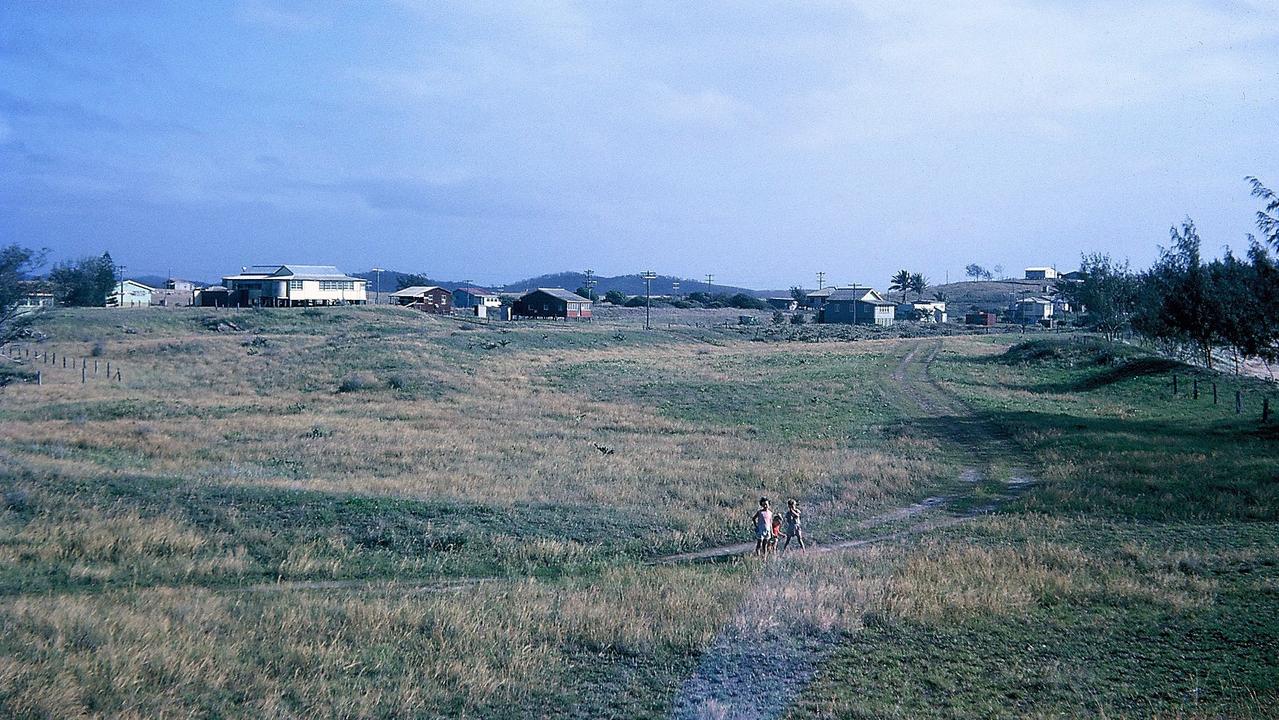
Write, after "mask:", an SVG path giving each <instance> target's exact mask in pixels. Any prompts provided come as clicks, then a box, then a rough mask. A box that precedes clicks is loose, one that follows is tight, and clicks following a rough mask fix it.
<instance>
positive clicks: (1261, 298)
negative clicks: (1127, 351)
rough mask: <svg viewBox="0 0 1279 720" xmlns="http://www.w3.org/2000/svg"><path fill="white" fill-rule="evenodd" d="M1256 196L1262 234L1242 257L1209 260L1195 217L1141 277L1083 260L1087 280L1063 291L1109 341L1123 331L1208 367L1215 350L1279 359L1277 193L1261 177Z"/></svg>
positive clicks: (1101, 261) (1100, 258)
mask: <svg viewBox="0 0 1279 720" xmlns="http://www.w3.org/2000/svg"><path fill="white" fill-rule="evenodd" d="M1247 180H1248V182H1249V183H1250V184H1251V186H1252V195H1253V196H1254V197H1257V198H1260V199H1261V200H1262V201H1263V202H1264V203H1265V205H1264V207H1263V209H1262V210H1259V211H1258V212H1257V215H1256V224H1257V229H1258V230H1259V232H1260V237H1257V236H1254V235H1251V234H1250V235H1248V238H1247V240H1248V252H1247V255H1246V256H1244V257H1239V256H1237V255H1235V254H1234V253H1233V252H1232V251H1230V250H1229V249H1227V251H1226V253H1225V255H1224V256H1223V257H1221V258H1219V259H1214V260H1211V261H1205V260H1204V259H1203V257H1202V254H1201V248H1202V240H1201V239H1200V237H1199V231H1198V229H1197V228H1196V227H1195V223H1194V221H1193V220H1190V219H1189V218H1188V219H1187V220H1186V221H1185V222H1183V223H1182V224H1181V226H1180V227H1173V228H1172V229H1171V231H1170V239H1171V242H1170V243H1169V246H1168V247H1166V248H1161V252H1160V257H1159V260H1158V261H1157V262H1156V263H1155V264H1154V266H1152V267H1151V268H1149V269H1147V270H1145V271H1141V272H1135V271H1133V270H1132V269H1131V268H1130V267H1129V266H1128V263H1127V262H1118V261H1115V260H1113V259H1112V258H1111V257H1110V256H1109V255H1106V254H1104V253H1093V254H1090V255H1085V256H1084V257H1083V259H1082V262H1081V264H1080V272H1081V274H1082V280H1081V281H1080V282H1076V283H1063V284H1062V287H1061V292H1062V294H1063V295H1065V296H1066V297H1067V299H1069V300H1070V301H1071V302H1072V303H1073V304H1075V305H1077V306H1079V307H1081V308H1082V312H1083V319H1084V323H1085V324H1086V325H1087V326H1088V327H1090V328H1092V329H1094V330H1097V331H1098V332H1101V333H1104V334H1105V335H1106V336H1107V337H1108V338H1111V339H1114V338H1116V337H1117V336H1119V335H1120V334H1122V333H1124V332H1128V331H1131V332H1132V333H1135V334H1136V335H1138V336H1140V337H1142V338H1145V339H1147V340H1149V341H1151V342H1154V343H1156V344H1158V345H1159V346H1161V347H1162V349H1164V350H1165V351H1168V352H1173V353H1186V354H1190V355H1193V356H1194V357H1196V358H1197V359H1198V360H1199V361H1200V362H1202V363H1203V364H1204V366H1206V367H1212V365H1213V352H1214V351H1215V350H1217V349H1227V350H1230V351H1232V352H1233V353H1234V354H1235V356H1236V357H1238V358H1261V359H1263V360H1265V361H1266V362H1273V361H1275V360H1276V359H1279V263H1277V262H1276V260H1275V257H1274V256H1273V255H1272V250H1273V251H1279V196H1277V195H1276V194H1275V193H1274V192H1273V191H1271V190H1270V189H1269V188H1267V187H1266V186H1265V185H1263V184H1262V183H1261V182H1260V181H1259V180H1258V179H1256V178H1252V177H1250V178H1247Z"/></svg>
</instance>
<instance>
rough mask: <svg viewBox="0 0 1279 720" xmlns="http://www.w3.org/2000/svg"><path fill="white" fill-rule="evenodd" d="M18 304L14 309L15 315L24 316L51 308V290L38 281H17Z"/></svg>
mask: <svg viewBox="0 0 1279 720" xmlns="http://www.w3.org/2000/svg"><path fill="white" fill-rule="evenodd" d="M18 292H19V295H18V304H17V306H16V307H15V308H14V313H15V314H17V315H26V314H27V313H33V312H36V311H37V310H43V309H47V308H51V307H53V289H52V288H51V287H50V286H49V285H48V284H47V283H44V282H40V281H34V280H33V281H19V283H18Z"/></svg>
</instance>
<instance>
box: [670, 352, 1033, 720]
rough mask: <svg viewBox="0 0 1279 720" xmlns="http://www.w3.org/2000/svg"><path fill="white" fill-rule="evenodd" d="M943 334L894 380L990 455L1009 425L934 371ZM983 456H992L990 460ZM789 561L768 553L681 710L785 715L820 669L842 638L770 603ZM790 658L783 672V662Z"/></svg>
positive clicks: (1021, 481)
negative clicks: (952, 389)
mask: <svg viewBox="0 0 1279 720" xmlns="http://www.w3.org/2000/svg"><path fill="white" fill-rule="evenodd" d="M942 347H943V341H942V340H940V339H938V340H934V341H926V342H922V343H918V344H916V345H915V346H913V347H912V348H911V349H910V351H909V352H908V353H906V355H905V356H904V357H903V358H902V360H901V362H900V363H899V364H898V365H897V367H896V368H895V369H894V370H893V373H892V380H893V382H894V384H895V385H897V388H898V390H899V391H900V392H901V394H902V396H903V397H906V398H908V399H910V400H911V402H912V403H914V404H915V405H916V406H918V407H919V409H920V410H921V411H922V413H923V414H924V415H925V416H928V417H930V418H935V419H942V420H943V421H944V422H943V424H942V425H940V428H941V429H943V430H944V435H945V436H946V439H947V440H949V441H951V442H953V443H955V444H956V445H958V446H959V447H960V448H962V449H963V450H965V451H966V452H967V453H968V454H969V455H970V456H971V457H973V458H974V459H977V460H983V459H984V458H986V457H987V452H988V451H987V450H986V447H987V446H988V445H989V439H990V438H991V437H1001V436H1003V435H1004V433H1003V432H1001V430H1000V429H999V428H997V427H993V426H991V424H990V423H989V422H987V421H985V420H983V419H982V418H979V417H977V416H975V415H974V414H973V413H972V412H971V411H970V410H969V409H968V408H966V407H965V406H964V405H963V403H962V402H960V401H959V400H958V399H957V398H955V397H954V396H952V395H951V394H950V393H948V392H947V391H946V390H945V389H944V388H943V387H942V386H941V385H940V384H938V383H937V382H936V380H935V379H934V378H933V377H932V374H931V373H930V372H929V366H930V365H931V363H932V362H933V361H934V359H935V358H936V356H937V353H938V352H940V351H941V349H942ZM983 464H984V463H983ZM985 476H986V474H985V470H984V468H983V467H975V466H974V467H967V468H965V469H964V470H963V471H962V472H961V474H960V476H959V478H958V480H959V481H960V482H961V483H963V484H967V485H974V486H975V485H976V484H977V483H978V482H980V481H981V480H982V479H983V478H984V477H985ZM1033 483H1034V479H1033V478H1032V477H1031V476H1030V475H1029V474H1028V473H1025V472H1022V471H1017V472H1014V473H1013V474H1012V477H1010V478H1009V479H1008V480H1007V481H1006V489H1005V491H1004V492H1003V493H1002V494H1001V495H1002V498H1003V499H1002V500H996V501H995V502H993V503H991V504H988V505H986V506H984V507H980V508H976V509H972V510H968V511H967V512H964V513H959V514H956V513H951V512H948V508H949V506H950V505H951V504H952V503H953V502H954V501H955V500H956V499H957V498H956V496H934V497H930V498H925V499H924V500H921V501H920V502H918V503H915V504H912V505H909V506H906V507H902V508H897V509H894V510H890V511H888V512H885V513H882V514H880V515H877V516H875V517H873V518H868V519H867V520H865V521H863V523H862V525H863V526H864V527H874V526H876V525H885V524H890V523H894V522H900V521H903V520H907V519H910V518H915V517H923V518H926V519H923V520H921V521H920V522H917V523H915V524H913V525H911V526H909V527H907V528H905V529H901V530H897V531H895V532H889V533H883V534H879V535H872V536H869V537H863V538H857V539H851V540H843V541H839V542H833V543H828V544H824V545H821V546H816V547H812V548H810V549H809V550H805V551H802V552H805V553H830V552H838V551H842V550H848V549H851V548H857V547H864V546H866V545H871V544H875V543H887V542H899V541H902V540H905V539H907V538H909V537H912V536H917V535H920V534H923V533H927V532H930V531H933V530H936V529H939V528H943V527H949V526H953V525H957V524H960V523H963V522H967V521H970V520H972V519H973V518H975V517H979V516H981V515H982V514H984V513H986V512H990V511H993V510H994V509H996V508H997V506H998V503H999V502H1003V501H1006V500H1007V499H1011V498H1012V497H1015V496H1016V495H1017V494H1019V493H1020V492H1022V491H1024V490H1026V489H1027V488H1028V487H1030V486H1031V485H1032V484H1033ZM753 550H754V544H753V543H737V544H733V545H727V546H724V547H720V548H710V549H706V550H700V551H698V552H692V553H680V554H677V555H670V556H667V557H664V558H661V559H660V560H659V562H665V563H678V562H698V561H707V560H714V559H717V558H722V557H728V556H732V555H744V554H748V553H750V552H752V551H753ZM783 564H784V563H779V562H767V563H765V564H764V567H763V569H762V570H761V572H760V574H759V576H758V578H756V579H755V580H754V582H755V585H754V587H756V588H761V589H760V590H757V591H752V592H748V593H747V597H746V599H745V601H744V602H743V604H742V606H741V607H740V608H739V609H738V611H737V613H736V614H735V616H734V618H733V619H732V620H731V621H729V623H728V624H727V625H726V626H725V628H724V629H723V630H722V631H721V632H720V634H719V635H718V636H717V637H716V639H715V641H714V642H713V643H712V644H711V646H710V647H709V648H707V650H706V652H705V653H703V655H702V659H701V661H700V662H699V663H698V667H697V669H696V671H694V673H693V675H692V676H691V677H689V678H688V679H687V680H686V681H685V682H684V683H683V684H682V685H681V687H680V691H679V692H678V693H677V694H676V696H675V699H674V701H673V703H672V710H671V718H673V720H772V719H773V718H777V717H780V716H781V715H782V714H784V713H785V711H786V709H787V708H788V707H790V705H791V704H792V702H793V701H794V700H795V698H797V697H798V696H799V694H800V693H801V692H803V690H804V688H805V687H807V686H808V683H809V682H810V681H811V680H812V679H813V677H814V676H815V675H816V674H817V672H818V670H819V669H820V668H821V666H822V664H823V663H824V662H825V661H826V659H827V658H828V657H829V656H830V654H831V653H832V652H833V651H834V650H835V648H836V647H837V645H838V638H837V637H830V636H826V635H823V634H820V633H803V632H794V631H793V630H791V629H788V628H794V627H802V626H803V625H802V623H798V622H794V623H792V622H788V620H789V618H788V617H786V614H787V612H788V610H787V607H776V606H772V605H770V603H769V598H771V597H772V596H773V594H772V592H771V591H769V590H768V588H769V587H771V586H773V585H774V584H776V583H782V582H784V581H785V578H784V577H783V575H782V574H783V569H782V567H783ZM781 668H784V669H785V672H779V669H781Z"/></svg>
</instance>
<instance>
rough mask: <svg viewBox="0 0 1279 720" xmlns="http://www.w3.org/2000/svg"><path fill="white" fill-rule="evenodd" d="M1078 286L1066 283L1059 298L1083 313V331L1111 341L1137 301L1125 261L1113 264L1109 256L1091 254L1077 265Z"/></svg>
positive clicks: (1127, 321) (1134, 279) (1129, 315)
mask: <svg viewBox="0 0 1279 720" xmlns="http://www.w3.org/2000/svg"><path fill="white" fill-rule="evenodd" d="M1079 272H1080V274H1081V275H1082V276H1083V279H1082V280H1081V281H1080V282H1072V283H1066V284H1065V285H1064V286H1063V287H1062V289H1061V294H1062V295H1063V296H1064V297H1065V298H1066V299H1067V300H1069V301H1070V303H1071V304H1072V305H1074V306H1076V307H1080V308H1083V310H1084V323H1085V325H1086V326H1087V327H1089V328H1091V329H1093V330H1096V331H1097V332H1100V333H1102V334H1104V335H1105V336H1106V339H1107V340H1115V339H1116V338H1118V337H1119V334H1120V333H1121V332H1123V329H1124V328H1126V327H1127V326H1128V323H1129V321H1130V320H1131V319H1132V312H1133V304H1134V302H1135V301H1136V297H1137V280H1136V278H1135V277H1134V276H1133V274H1132V271H1131V270H1130V269H1129V268H1128V263H1127V261H1125V262H1116V261H1114V260H1111V259H1110V256H1109V255H1105V254H1103V253H1092V254H1090V255H1084V256H1082V257H1081V258H1080V261H1079Z"/></svg>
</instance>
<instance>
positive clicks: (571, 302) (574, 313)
mask: <svg viewBox="0 0 1279 720" xmlns="http://www.w3.org/2000/svg"><path fill="white" fill-rule="evenodd" d="M511 315H512V317H516V318H566V319H573V320H578V319H581V320H589V319H590V317H591V301H590V300H587V299H586V298H584V297H582V296H581V295H576V294H574V293H571V292H569V291H567V290H565V289H564V288H538V289H536V290H531V291H529V292H527V293H524V294H523V295H521V296H520V298H519V299H518V300H516V301H515V304H514V305H512V306H511Z"/></svg>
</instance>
